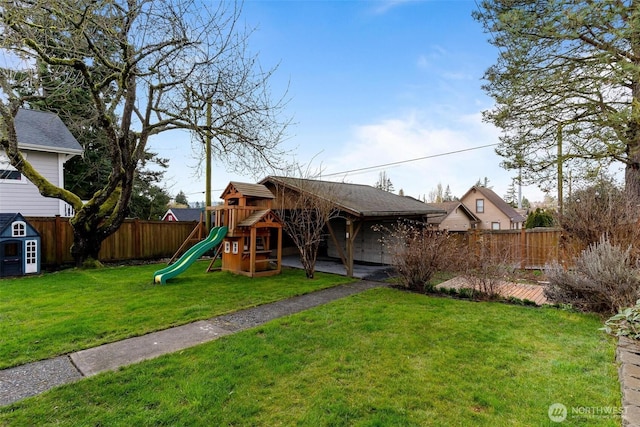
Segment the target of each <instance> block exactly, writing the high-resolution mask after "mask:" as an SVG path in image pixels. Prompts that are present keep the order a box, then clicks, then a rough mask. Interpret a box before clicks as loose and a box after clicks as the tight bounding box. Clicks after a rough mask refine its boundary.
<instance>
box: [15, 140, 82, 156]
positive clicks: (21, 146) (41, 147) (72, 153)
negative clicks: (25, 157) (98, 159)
mask: <svg viewBox="0 0 640 427" xmlns="http://www.w3.org/2000/svg"><path fill="white" fill-rule="evenodd" d="M18 148H19V149H20V150H30V151H41V152H45V153H56V154H67V155H69V156H71V157H73V156H80V155H82V153H83V152H84V150H76V149H73V148H60V147H51V146H45V145H38V144H25V143H22V142H19V143H18Z"/></svg>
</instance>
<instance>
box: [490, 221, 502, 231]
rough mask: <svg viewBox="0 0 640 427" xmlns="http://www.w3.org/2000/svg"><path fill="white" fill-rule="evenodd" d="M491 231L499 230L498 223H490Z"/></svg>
mask: <svg viewBox="0 0 640 427" xmlns="http://www.w3.org/2000/svg"><path fill="white" fill-rule="evenodd" d="M491 229H492V230H500V223H499V222H492V223H491Z"/></svg>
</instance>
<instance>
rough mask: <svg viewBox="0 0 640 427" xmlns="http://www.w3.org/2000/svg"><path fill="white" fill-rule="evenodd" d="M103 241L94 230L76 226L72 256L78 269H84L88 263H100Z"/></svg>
mask: <svg viewBox="0 0 640 427" xmlns="http://www.w3.org/2000/svg"><path fill="white" fill-rule="evenodd" d="M103 240H104V239H102V238H101V237H99V235H98V234H97V233H96V232H95V231H93V230H87V229H86V228H85V227H82V226H80V227H75V226H74V227H73V245H72V246H71V255H72V256H73V260H74V263H75V265H76V267H82V266H84V265H85V263H86V262H90V263H93V262H96V261H98V260H99V253H100V248H101V247H102V241H103Z"/></svg>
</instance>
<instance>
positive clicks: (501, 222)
mask: <svg viewBox="0 0 640 427" xmlns="http://www.w3.org/2000/svg"><path fill="white" fill-rule="evenodd" d="M460 201H461V202H462V203H463V204H464V205H465V206H467V207H468V208H469V209H470V210H471V211H472V212H473V214H474V215H475V216H477V217H478V219H479V220H480V222H479V223H478V228H479V229H483V230H519V229H521V228H522V226H523V224H524V221H525V217H524V216H523V215H521V214H519V213H518V212H517V211H516V210H515V209H514V208H513V207H511V206H510V205H509V204H508V203H507V202H505V201H504V200H502V198H501V197H500V196H498V195H497V194H496V193H494V192H493V190H491V189H489V188H487V187H482V186H479V185H474V186H473V187H471V189H469V191H467V192H466V193H465V195H464V196H462V197H461V198H460Z"/></svg>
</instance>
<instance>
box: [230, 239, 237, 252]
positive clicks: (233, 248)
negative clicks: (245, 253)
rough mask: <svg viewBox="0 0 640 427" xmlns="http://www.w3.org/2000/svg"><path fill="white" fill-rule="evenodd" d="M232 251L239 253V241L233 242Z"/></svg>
mask: <svg viewBox="0 0 640 427" xmlns="http://www.w3.org/2000/svg"><path fill="white" fill-rule="evenodd" d="M231 252H233V253H234V254H237V253H238V242H237V241H235V242H233V244H232V249H231Z"/></svg>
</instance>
